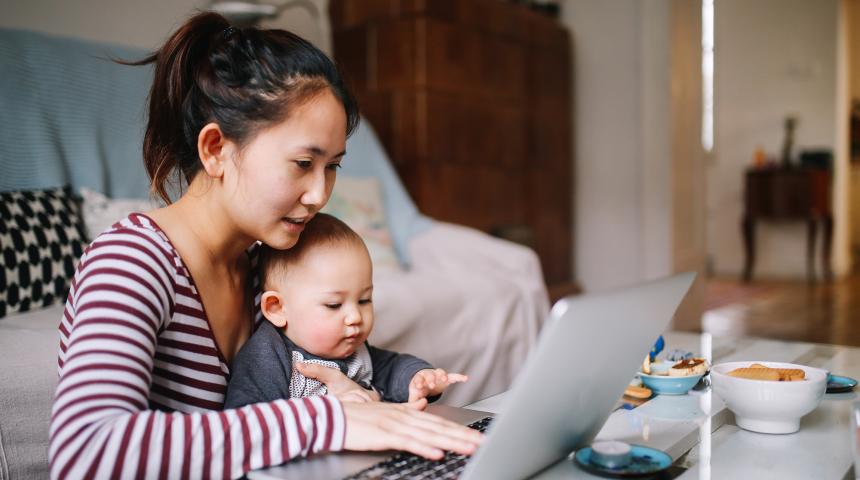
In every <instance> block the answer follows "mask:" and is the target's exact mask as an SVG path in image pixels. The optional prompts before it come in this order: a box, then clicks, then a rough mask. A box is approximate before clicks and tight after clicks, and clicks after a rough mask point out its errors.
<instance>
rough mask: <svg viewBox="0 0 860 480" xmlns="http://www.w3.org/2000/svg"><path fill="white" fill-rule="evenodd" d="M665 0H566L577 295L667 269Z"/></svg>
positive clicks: (669, 266) (668, 190) (668, 194)
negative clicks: (571, 63)
mask: <svg viewBox="0 0 860 480" xmlns="http://www.w3.org/2000/svg"><path fill="white" fill-rule="evenodd" d="M668 12H669V7H668V2H667V1H665V0H645V1H639V0H617V1H612V2H606V1H603V0H567V1H565V2H564V3H563V10H562V21H563V22H564V23H565V25H566V26H567V27H568V29H570V31H571V34H572V38H573V52H574V54H573V55H574V95H573V96H574V99H573V101H574V109H573V111H574V139H575V140H574V148H575V151H574V158H575V160H574V163H575V170H576V174H575V177H576V186H575V189H574V191H575V199H574V205H575V224H574V236H575V240H574V245H575V246H576V251H575V260H574V266H575V268H576V271H575V275H574V276H575V278H576V279H577V280H578V281H579V282H581V284H582V285H583V287H584V288H585V289H586V290H599V289H604V288H609V287H614V286H619V285H624V284H630V283H633V282H636V281H639V280H642V279H645V278H653V277H657V276H661V275H665V274H668V273H670V272H671V269H672V262H671V255H670V254H671V201H672V200H671V188H670V176H671V175H670V172H671V170H670V163H669V160H670V158H669V157H670V154H669V150H670V147H669V137H670V135H669V120H670V118H669V116H670V114H669V111H670V109H669V88H670V82H669V58H668V51H669V48H668V45H669V26H668V21H669V20H668V18H669V17H668Z"/></svg>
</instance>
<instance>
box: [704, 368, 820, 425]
mask: <svg viewBox="0 0 860 480" xmlns="http://www.w3.org/2000/svg"><path fill="white" fill-rule="evenodd" d="M753 363H760V364H762V365H765V366H767V367H771V368H799V369H801V370H803V371H804V372H805V373H806V379H804V380H802V381H799V382H776V381H769V380H750V379H748V378H736V377H730V376H729V375H728V373H729V372H731V371H732V370H734V369H736V368H744V367H749V366H750V365H752V364H753ZM711 385H712V386H713V389H714V392H715V393H716V394H717V395H719V396H720V398H722V399H723V401H724V402H726V406H728V408H729V410H731V411H732V412H734V414H735V422H736V423H737V425H738V426H739V427H741V428H743V429H744V430H750V431H753V432H761V433H794V432H796V431H798V430H799V429H800V419H801V418H802V417H803V416H804V415H806V414H807V413H809V412H811V411H813V410H815V408H816V407H818V404H819V403H821V399H822V398H823V397H824V392H825V391H826V390H827V372H826V371H824V370H822V369H820V368H814V367H807V366H805V365H796V364H793V363H779V362H755V361H750V362H728V363H721V364H719V365H714V366H713V367H711Z"/></svg>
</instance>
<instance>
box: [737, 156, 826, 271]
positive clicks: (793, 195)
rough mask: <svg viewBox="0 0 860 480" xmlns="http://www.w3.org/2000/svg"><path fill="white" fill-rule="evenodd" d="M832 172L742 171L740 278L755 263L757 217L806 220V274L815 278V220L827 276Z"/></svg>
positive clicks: (816, 170)
mask: <svg viewBox="0 0 860 480" xmlns="http://www.w3.org/2000/svg"><path fill="white" fill-rule="evenodd" d="M831 180H832V175H831V173H830V171H828V170H822V169H810V168H763V169H750V170H748V171H747V172H746V184H745V187H746V188H745V211H744V216H743V219H742V221H741V230H742V233H743V238H744V248H745V250H746V261H745V264H744V271H743V280H744V281H745V282H748V281H750V280H751V279H752V273H753V267H754V265H755V250H756V249H755V222H756V221H758V220H804V221H806V223H807V244H806V274H807V278H808V279H809V280H810V281H814V280H815V241H816V237H817V235H818V224H819V223H821V224H822V226H823V230H824V232H823V233H824V245H823V246H822V263H823V265H822V267H823V271H824V278H825V279H826V280H831V279H832V278H833V271H832V270H831V268H830V249H831V242H832V238H833V214H832V211H831V193H830V186H831Z"/></svg>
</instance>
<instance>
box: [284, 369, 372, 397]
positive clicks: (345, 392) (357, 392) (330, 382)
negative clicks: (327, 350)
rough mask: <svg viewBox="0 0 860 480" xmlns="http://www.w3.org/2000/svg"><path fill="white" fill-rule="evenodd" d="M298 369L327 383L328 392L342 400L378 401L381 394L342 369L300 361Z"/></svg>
mask: <svg viewBox="0 0 860 480" xmlns="http://www.w3.org/2000/svg"><path fill="white" fill-rule="evenodd" d="M296 370H298V371H299V373H301V374H302V375H304V376H306V377H308V378H313V379H315V380H319V381H320V382H322V383H323V384H325V386H326V388H327V389H328V393H329V394H331V395H334V396H335V398H337V399H338V400H340V401H341V402H378V401H379V394H378V393H376V392H375V391H373V390H367V389H364V388H362V387H361V385H359V384H357V383H355V382H353V381H352V380H350V379H349V377H347V376H346V375H344V374H343V372H341V371H340V370H337V369H334V368H329V367H324V366H322V365H318V364H316V363H298V364H296Z"/></svg>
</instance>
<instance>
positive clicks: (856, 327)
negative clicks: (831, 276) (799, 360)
mask: <svg viewBox="0 0 860 480" xmlns="http://www.w3.org/2000/svg"><path fill="white" fill-rule="evenodd" d="M705 310H706V311H705V314H704V316H703V317H702V319H701V321H690V322H687V323H686V324H678V323H676V324H675V328H676V329H678V330H687V331H696V332H701V331H707V332H711V333H712V334H714V335H744V336H755V337H764V338H773V339H780V340H798V341H806V342H818V343H835V344H840V345H851V346H860V277H851V278H848V279H845V280H840V281H835V282H832V283H817V284H807V283H806V282H776V281H756V282H752V283H749V284H744V283H741V282H739V281H738V280H737V279H720V278H716V279H709V280H708V283H707V287H706V294H705Z"/></svg>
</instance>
